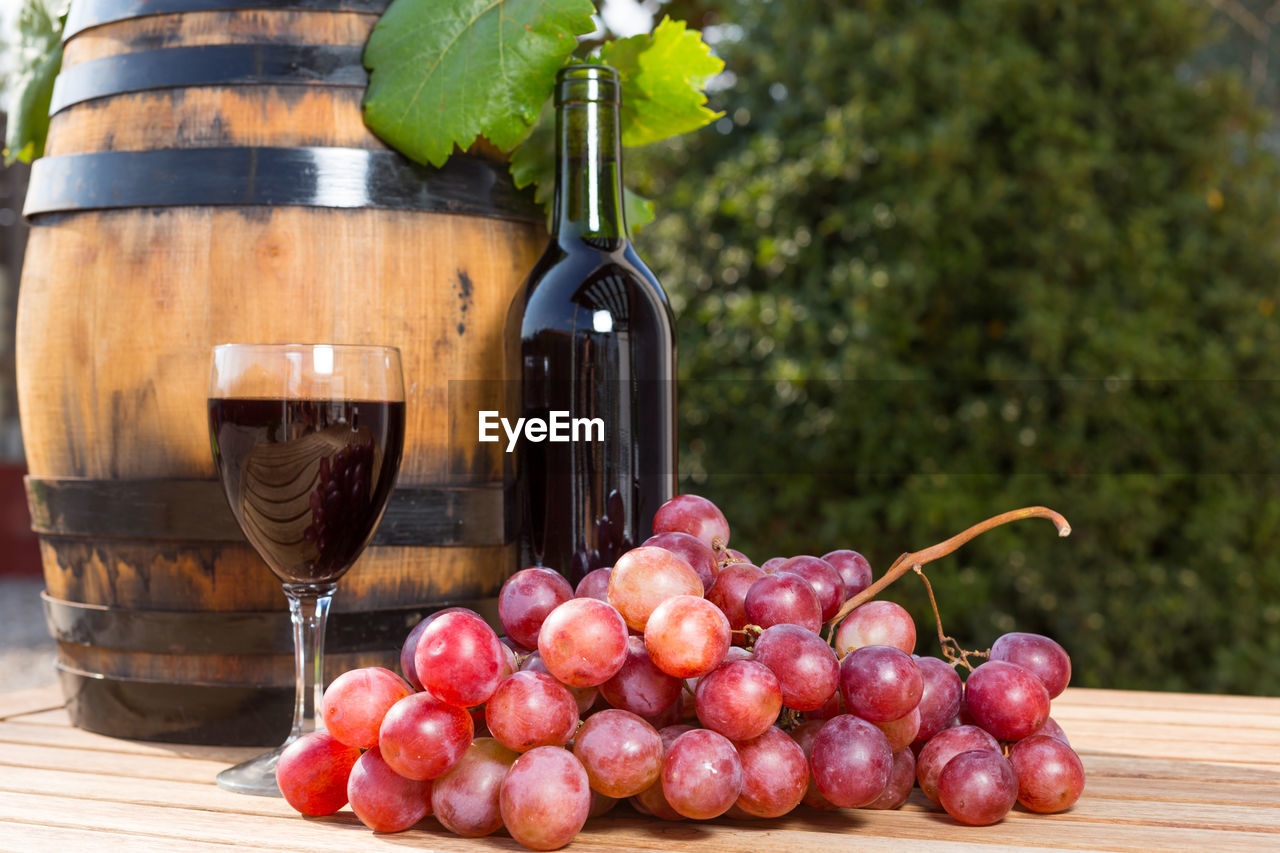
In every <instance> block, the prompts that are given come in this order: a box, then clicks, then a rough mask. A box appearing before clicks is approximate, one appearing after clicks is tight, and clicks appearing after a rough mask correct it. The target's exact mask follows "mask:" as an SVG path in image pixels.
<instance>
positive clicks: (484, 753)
mask: <svg viewBox="0 0 1280 853" xmlns="http://www.w3.org/2000/svg"><path fill="white" fill-rule="evenodd" d="M519 757H520V754H519V753H518V752H514V751H512V750H510V749H507V748H506V747H505V746H503V745H502V744H500V743H498V741H496V740H494V739H493V738H491V737H481V738H476V739H475V740H474V741H472V743H471V746H469V747H467V751H466V753H464V754H463V756H462V758H461V759H459V760H458V763H457V764H455V765H453V767H452V768H451V769H450V770H449V772H448V773H445V774H444V775H443V776H441V777H440V778H438V779H436V780H435V782H434V783H433V786H432V789H431V807H432V810H433V811H434V812H435V816H436V820H438V821H440V823H442V824H444V827H445V829H447V830H449V831H450V832H453V833H455V834H457V835H462V836H465V837H467V838H480V837H482V836H485V835H491V834H492V833H494V832H497V831H498V830H499V829H501V828H502V812H501V810H500V808H499V803H498V792H499V790H500V789H501V788H502V780H503V779H505V778H506V776H507V771H508V770H510V769H511V765H512V764H514V763H515V760H516V759H517V758H519Z"/></svg>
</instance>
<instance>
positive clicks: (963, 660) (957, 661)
mask: <svg viewBox="0 0 1280 853" xmlns="http://www.w3.org/2000/svg"><path fill="white" fill-rule="evenodd" d="M911 570H912V571H913V572H915V573H916V574H917V575H919V576H920V580H921V581H923V582H924V590H925V592H927V593H929V606H930V607H932V608H933V621H934V624H936V625H937V626H938V645H939V646H941V647H942V656H943V657H944V658H946V659H947V663H949V664H951V665H952V666H963V667H964V668H965V669H967V670H969V671H970V672H973V664H972V663H970V662H969V658H970V657H977V658H985V657H990V656H991V650H990V649H987V650H986V651H985V652H971V651H969V650H968V649H966V648H964V647H963V646H961V645H960V642H959V641H958V640H956V638H955V637H951V636H948V635H947V632H946V631H944V630H943V628H942V614H941V613H939V612H938V599H936V598H934V596H933V584H931V583H929V576H928V575H926V574H925V573H924V569H923V568H921V567H920V564H919V563H916V564H915V565H913V566H912V567H911Z"/></svg>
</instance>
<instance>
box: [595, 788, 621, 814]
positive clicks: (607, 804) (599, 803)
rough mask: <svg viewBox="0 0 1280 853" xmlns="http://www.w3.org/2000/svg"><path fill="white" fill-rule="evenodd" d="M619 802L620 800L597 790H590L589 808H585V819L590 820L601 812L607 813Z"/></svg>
mask: <svg viewBox="0 0 1280 853" xmlns="http://www.w3.org/2000/svg"><path fill="white" fill-rule="evenodd" d="M619 802H621V801H620V800H618V799H616V798H614V797H606V796H605V795H604V794H602V793H600V792H599V791H592V792H591V808H590V809H588V810H587V820H591V818H593V817H600V815H603V814H608V813H609V812H611V811H613V807H614V806H616V805H617V804H618V803H619Z"/></svg>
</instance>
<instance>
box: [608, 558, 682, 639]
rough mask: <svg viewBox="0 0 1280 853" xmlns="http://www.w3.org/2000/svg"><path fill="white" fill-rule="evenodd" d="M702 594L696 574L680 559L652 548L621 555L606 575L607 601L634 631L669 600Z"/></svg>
mask: <svg viewBox="0 0 1280 853" xmlns="http://www.w3.org/2000/svg"><path fill="white" fill-rule="evenodd" d="M702 592H703V587H702V581H701V580H700V579H699V578H698V573H697V572H695V571H694V570H693V567H692V566H690V565H689V563H688V562H687V561H686V560H685V559H684V558H683V557H679V556H677V555H675V554H673V553H671V552H670V551H668V550H667V549H665V548H655V547H653V546H651V545H650V546H643V545H642V546H641V547H639V548H632V549H631V550H630V551H628V552H627V553H625V554H623V555H622V556H621V557H619V558H618V562H617V564H616V565H614V567H613V571H612V572H611V573H610V574H609V592H608V601H609V603H610V604H612V605H613V606H614V607H615V608H617V610H618V612H619V613H621V614H622V618H624V619H625V620H627V627H629V628H631V630H633V631H643V630H644V626H645V623H646V622H648V621H649V614H650V613H652V612H653V611H654V609H655V608H656V607H657V606H658V605H659V604H661V603H662V602H664V601H666V600H667V599H668V598H672V597H673V596H677V595H696V596H701V595H702Z"/></svg>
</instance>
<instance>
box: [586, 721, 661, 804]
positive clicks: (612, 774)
mask: <svg viewBox="0 0 1280 853" xmlns="http://www.w3.org/2000/svg"><path fill="white" fill-rule="evenodd" d="M573 754H574V755H576V756H577V757H578V760H579V761H581V762H582V766H583V767H584V768H586V771H587V779H589V780H590V783H591V789H592V790H593V791H599V792H600V793H602V794H604V795H606V796H609V797H613V798H615V799H616V798H621V797H631V796H635V795H636V794H638V793H640V792H641V791H643V790H644V789H645V788H648V787H649V786H650V785H652V784H653V783H654V782H656V781H657V780H658V775H659V774H660V773H661V772H662V758H663V749H662V738H661V737H660V736H659V735H658V732H657V730H656V729H654V727H653V726H651V725H649V724H648V723H646V722H645V721H644V720H642V719H640V718H639V717H637V716H636V715H635V714H633V713H631V712H630V711H620V710H618V709H616V708H607V709H605V710H603V711H597V712H596V713H594V714H592V715H591V716H590V717H588V718H587V721H586V722H585V723H583V724H582V728H581V729H580V730H579V731H578V735H577V737H575V738H574V741H573Z"/></svg>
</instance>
